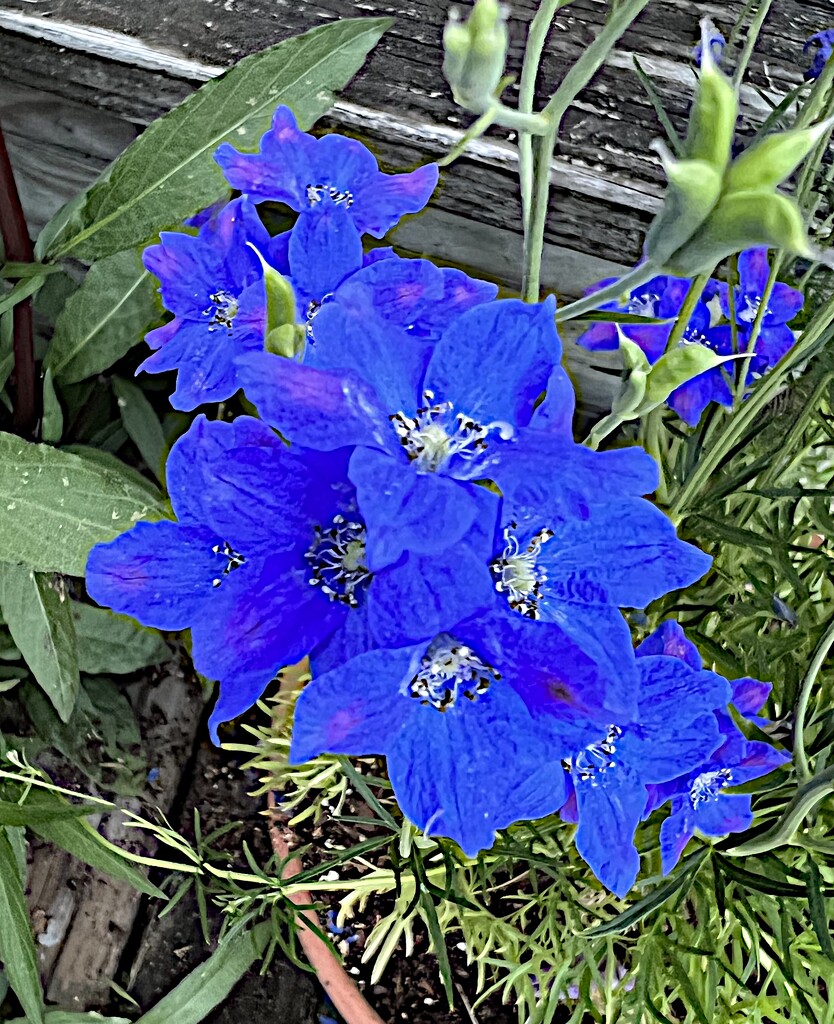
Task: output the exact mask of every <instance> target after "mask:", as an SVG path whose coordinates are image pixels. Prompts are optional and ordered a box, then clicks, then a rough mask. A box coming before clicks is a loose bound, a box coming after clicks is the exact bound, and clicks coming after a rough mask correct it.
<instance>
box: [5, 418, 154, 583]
mask: <svg viewBox="0 0 834 1024" xmlns="http://www.w3.org/2000/svg"><path fill="white" fill-rule="evenodd" d="M0 494H2V496H3V497H2V500H0V561H5V562H17V563H22V564H24V565H26V566H28V567H29V568H30V569H34V570H36V571H38V572H60V573H64V574H66V575H69V576H83V575H84V571H85V567H86V563H87V556H88V554H89V552H90V549H91V548H92V547H93V545H95V544H100V543H102V542H106V541H110V540H113V538H114V537H117V536H118V535H119V534H120V533H123V532H124V531H125V530H127V529H129V528H130V527H131V526H133V525H134V523H136V522H138V521H139V520H150V521H157V520H159V519H162V518H164V517H165V509H164V506H163V504H162V498H161V495H160V494H159V492H158V491H156V490H155V489H154V488H153V485H152V484H150V483H146V482H144V481H140V480H137V479H136V476H135V474H132V473H130V472H128V471H127V470H125V471H124V472H123V471H122V470H121V469H119V468H117V464H116V462H115V460H110V461H107V462H105V461H100V460H99V459H97V458H95V457H90V458H88V457H86V455H82V454H79V453H78V449H76V451H75V453H70V452H67V451H58V450H57V449H55V448H51V447H49V446H48V445H39V444H31V443H29V442H27V441H22V440H21V439H20V438H19V437H15V436H14V435H12V434H3V433H0Z"/></svg>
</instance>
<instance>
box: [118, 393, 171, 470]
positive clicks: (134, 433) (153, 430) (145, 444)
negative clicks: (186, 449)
mask: <svg viewBox="0 0 834 1024" xmlns="http://www.w3.org/2000/svg"><path fill="white" fill-rule="evenodd" d="M113 392H114V394H115V395H116V402H117V403H118V406H119V413H120V414H121V417H122V423H123V424H124V428H125V430H126V431H127V436H128V437H129V438H130V440H131V441H133V443H134V444H135V445H136V447H137V448H138V449H139V452H140V454H141V456H142V458H143V459H144V460H145V463H146V465H147V466H148V468H149V469H150V470H151V472H152V473H153V474H154V476H155V477H156V478H157V479H158V480H160V481H163V480H164V476H165V473H164V466H165V460H166V458H167V457H168V442H167V441H166V440H165V435H164V434H163V433H162V424H161V423H160V422H159V417H158V416H157V415H156V412H155V411H154V408H153V406H152V405H151V403H150V402H149V401H148V399H147V398H146V397H145V394H144V392H143V391H142V389H141V388H139V387H137V386H136V385H135V384H132V383H131V382H130V381H127V380H123V379H122V378H121V377H115V378H114V379H113Z"/></svg>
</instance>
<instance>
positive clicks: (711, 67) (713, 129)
mask: <svg viewBox="0 0 834 1024" xmlns="http://www.w3.org/2000/svg"><path fill="white" fill-rule="evenodd" d="M712 34H713V28H712V24H711V22H710V21H709V19H708V18H704V19H703V21H702V22H701V73H700V76H699V79H698V91H697V93H696V94H695V102H694V104H693V106H692V114H691V117H690V119H689V131H688V133H687V136H686V146H685V154H686V156H687V157H689V159H690V160H703V161H705V162H706V163H709V164H712V166H713V167H715V168H717V170H718V171H723V170H724V168H725V167H726V166H727V164H728V163H729V162H730V152H731V150H732V145H733V133H734V132H735V126H736V118H737V117H738V97H737V96H736V91H735V89H734V88H733V84H732V82H731V81H730V79H729V78H727V76H726V75H725V74H724V73H723V72H722V71H720V70H719V68H718V65H717V64H716V63H715V58H714V57H713V55H712V47H711V46H710V39H711V36H712Z"/></svg>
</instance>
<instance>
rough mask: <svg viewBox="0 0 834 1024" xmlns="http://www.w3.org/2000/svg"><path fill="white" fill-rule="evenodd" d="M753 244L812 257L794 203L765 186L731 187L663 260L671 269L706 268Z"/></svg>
mask: <svg viewBox="0 0 834 1024" xmlns="http://www.w3.org/2000/svg"><path fill="white" fill-rule="evenodd" d="M756 245H766V246H768V247H769V248H771V249H784V250H785V251H786V252H790V253H793V254H794V255H795V256H805V257H812V256H813V255H814V253H813V250H812V249H811V246H810V244H809V242H808V238H807V235H806V232H805V224H804V222H803V220H802V215H801V214H800V212H799V209H798V207H797V205H796V203H794V202H793V200H791V199H789V198H788V197H787V196H785V195H782V194H781V193H780V192H776V191H774V190H772V189H769V188H764V189H751V190H750V191H747V192H731V193H729V194H728V195H724V196H722V197H721V200H720V201H719V203H718V204H717V206H716V207H715V209H714V210H713V211H712V213H711V214H710V216H709V218H708V220H707V221H706V222H705V223H704V224H703V225H702V227H701V228H700V229H699V230H698V231H697V232H695V234H694V235H693V236H692V237H691V238H690V240H689V241H688V242H687V243H686V244H685V245H683V246H682V247H681V248H680V249H679V250H678V251H677V252H676V253H674V255H672V256H671V257H669V259H667V260H666V261H665V263H664V268H665V269H666V270H668V271H669V273H672V274H680V275H681V276H683V277H691V276H692V275H694V274H707V273H711V272H712V270H713V268H714V267H715V266H716V264H718V263H720V262H721V260H723V259H725V258H726V257H727V256H731V255H732V254H733V253H735V252H741V251H742V249H749V248H751V247H752V246H756Z"/></svg>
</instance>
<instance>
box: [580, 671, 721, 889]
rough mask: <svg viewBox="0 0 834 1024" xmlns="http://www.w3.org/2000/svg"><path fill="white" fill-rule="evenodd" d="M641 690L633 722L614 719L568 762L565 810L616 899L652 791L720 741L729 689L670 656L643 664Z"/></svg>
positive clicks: (631, 875)
mask: <svg viewBox="0 0 834 1024" xmlns="http://www.w3.org/2000/svg"><path fill="white" fill-rule="evenodd" d="M637 666H638V671H639V675H640V689H639V697H638V708H637V714H636V715H635V716H634V719H633V720H631V721H623V720H620V721H619V722H616V721H615V722H611V723H610V724H609V726H608V727H607V729H606V730H605V731H603V732H601V733H599V734H598V736H597V737H596V738H595V740H594V742H592V743H591V744H586V745H585V746H584V747H581V748H577V749H576V750H575V751H574V752H573V754H572V755H571V756H570V757H569V759H568V760H567V765H566V766H567V768H568V773H569V787H570V791H571V798H570V799H569V800H568V802H567V804H566V805H565V806H564V807H563V808H562V816H563V818H565V819H566V820H567V821H574V822H578V828H577V830H576V837H575V843H576V849H577V851H578V852H579V854H580V855H581V856H582V858H583V859H584V860H585V861H586V863H587V864H588V865H589V867H590V868H591V870H592V871H593V872H594V874H595V875H596V876H597V878H598V879H599V880H600V881H601V882H602V884H603V885H604V886H605V887H606V888H608V889H610V890H611V891H612V892H614V893H615V894H616V895H617V896H620V897H622V896H625V894H626V893H627V892H628V891H629V889H631V887H632V886H633V885H634V881H635V879H636V878H637V874H638V872H639V870H640V857H639V855H638V853H637V848H636V846H635V843H634V835H635V832H636V830H637V826H638V825H639V823H640V821H641V820H642V818H643V817H644V815H645V811H646V805H647V802H648V800H649V787H650V785H652V784H654V783H659V782H663V781H668V780H669V779H673V778H675V777H676V776H678V775H679V774H680V773H681V772H682V771H688V770H691V769H692V767H693V766H695V765H698V764H701V763H702V762H703V761H704V760H705V759H706V758H707V757H708V756H709V755H710V754H711V753H712V752H713V751H714V750H715V749H716V747H718V746H719V744H720V743H721V734H720V732H719V729H718V723H717V721H716V718H715V715H714V714H713V713H712V712H713V710H714V709H715V708H717V707H721V706H726V704H727V702H728V700H729V698H730V687H729V685H728V683H727V681H726V680H725V679H722V678H721V677H720V676H718V675H716V674H715V673H714V672H705V671H698V670H695V669H693V668H691V667H690V666H689V665H687V664H686V663H685V662H684V661H682V660H679V659H677V658H669V657H664V656H649V657H645V656H644V657H642V658H639V659H638V660H637Z"/></svg>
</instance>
